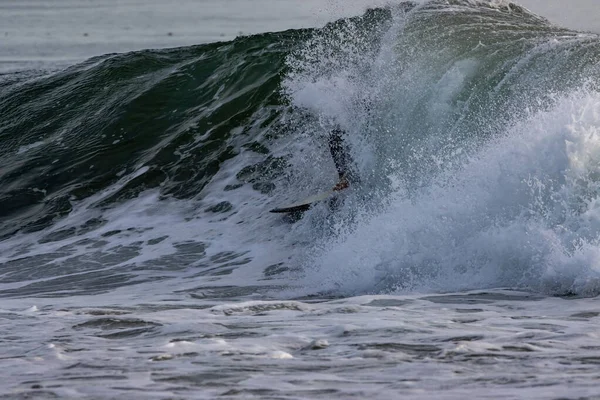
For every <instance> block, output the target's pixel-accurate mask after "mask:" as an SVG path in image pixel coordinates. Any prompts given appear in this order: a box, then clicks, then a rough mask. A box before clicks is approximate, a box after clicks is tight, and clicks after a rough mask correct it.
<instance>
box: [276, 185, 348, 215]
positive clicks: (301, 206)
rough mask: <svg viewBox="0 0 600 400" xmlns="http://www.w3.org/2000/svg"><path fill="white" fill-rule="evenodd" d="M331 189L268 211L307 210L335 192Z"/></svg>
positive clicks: (289, 211)
mask: <svg viewBox="0 0 600 400" xmlns="http://www.w3.org/2000/svg"><path fill="white" fill-rule="evenodd" d="M337 193H338V192H336V191H335V190H333V189H330V190H328V191H326V192H322V193H319V194H315V195H314V196H310V197H308V198H306V199H304V200H302V201H299V202H297V203H292V204H288V205H286V206H283V207H278V208H274V209H272V210H271V211H270V212H272V213H293V212H298V211H307V210H308V209H309V208H310V207H312V206H313V205H314V204H315V203H318V202H320V201H323V200H327V199H328V198H330V197H332V196H334V195H335V194H337Z"/></svg>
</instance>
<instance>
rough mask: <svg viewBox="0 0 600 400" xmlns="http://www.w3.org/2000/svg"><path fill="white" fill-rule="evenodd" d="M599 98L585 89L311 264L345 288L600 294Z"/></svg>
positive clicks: (323, 282) (322, 281)
mask: <svg viewBox="0 0 600 400" xmlns="http://www.w3.org/2000/svg"><path fill="white" fill-rule="evenodd" d="M599 163H600V95H599V94H598V93H595V92H588V91H586V90H579V91H575V92H573V93H571V94H570V95H568V96H565V97H563V98H562V99H560V100H558V101H557V102H556V104H555V105H554V106H553V107H552V108H551V109H550V110H548V111H544V112H539V113H535V114H533V115H531V116H530V117H529V118H527V119H526V120H524V121H521V122H519V123H517V124H516V125H515V126H513V127H511V128H509V129H508V131H506V132H505V133H504V134H503V136H502V137H499V138H497V139H494V140H492V141H491V142H490V143H488V144H487V145H486V146H485V147H484V148H482V149H481V150H480V151H478V152H477V153H476V154H474V155H473V156H472V157H470V159H469V161H468V162H466V163H465V164H464V165H461V166H459V167H457V168H452V169H449V170H447V171H445V173H443V174H441V175H440V176H438V177H437V178H436V179H435V181H434V182H433V183H432V184H431V185H429V186H427V187H424V188H423V189H422V190H420V191H419V192H418V193H417V194H415V195H413V196H410V197H408V196H407V195H406V192H405V191H404V190H402V187H400V188H399V189H398V190H397V191H396V193H394V194H392V195H391V196H390V199H389V206H388V207H387V208H386V209H385V210H384V211H383V212H381V213H380V214H379V215H375V216H367V215H365V216H363V218H362V219H361V221H360V222H359V223H358V224H357V227H356V228H355V230H354V231H352V232H350V233H348V234H345V235H341V236H340V237H338V238H336V239H335V240H332V242H331V243H330V245H329V247H328V248H327V249H326V250H325V251H324V252H323V254H321V255H319V256H318V257H316V259H315V260H313V262H314V263H315V265H314V267H313V268H309V269H308V271H309V272H308V277H307V286H309V287H315V286H317V287H319V288H320V289H322V290H332V289H334V290H342V291H343V292H351V293H352V292H355V293H356V292H359V293H360V292H365V291H366V292H368V291H379V290H384V291H415V290H416V291H431V290H434V291H455V290H464V289H471V288H475V287H478V288H481V287H520V288H528V289H533V290H540V291H544V292H548V293H554V294H557V293H558V294H564V293H569V292H574V293H579V294H588V295H596V294H598V292H599V291H600V250H599V248H600V247H599V244H600V223H599V221H600V212H599V211H600V208H599V207H598V202H599V200H600V198H599V195H600V191H599V184H600V181H599V179H598V176H599V175H598V173H599V172H600V171H598V165H600V164H599Z"/></svg>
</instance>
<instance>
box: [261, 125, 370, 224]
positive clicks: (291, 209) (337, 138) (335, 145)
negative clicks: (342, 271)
mask: <svg viewBox="0 0 600 400" xmlns="http://www.w3.org/2000/svg"><path fill="white" fill-rule="evenodd" d="M345 135H347V134H346V132H345V131H344V130H343V129H341V128H340V127H337V126H336V127H335V128H333V129H332V130H331V131H330V132H329V141H328V143H329V152H330V153H331V157H332V158H333V163H334V164H335V169H336V170H337V172H338V177H339V181H338V183H337V184H336V185H335V186H334V187H333V188H332V189H329V190H328V191H326V192H323V193H319V194H317V195H314V196H311V197H309V198H307V199H304V200H302V201H300V202H297V203H293V204H290V205H286V206H283V207H278V208H274V209H272V210H270V212H272V213H287V214H290V215H293V217H292V219H293V220H294V221H295V220H297V218H299V217H300V216H301V214H302V213H303V212H304V211H307V210H308V209H310V208H311V207H312V206H313V205H314V204H315V203H318V202H321V201H324V200H327V199H329V205H330V207H331V208H332V209H337V208H339V206H340V204H341V201H342V200H341V199H340V198H339V197H338V196H336V194H337V193H336V192H341V191H342V190H344V189H346V188H348V187H349V186H350V185H353V184H355V183H358V181H359V180H358V174H356V172H355V168H354V161H353V160H352V157H351V156H350V146H349V145H348V144H347V143H346V142H345V141H344V136H345Z"/></svg>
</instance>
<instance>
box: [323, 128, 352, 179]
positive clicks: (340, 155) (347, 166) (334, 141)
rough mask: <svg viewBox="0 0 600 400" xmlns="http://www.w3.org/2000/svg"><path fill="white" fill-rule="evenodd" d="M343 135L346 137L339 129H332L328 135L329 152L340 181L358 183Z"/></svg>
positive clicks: (348, 147)
mask: <svg viewBox="0 0 600 400" xmlns="http://www.w3.org/2000/svg"><path fill="white" fill-rule="evenodd" d="M344 135H346V132H345V131H344V130H342V129H341V128H339V127H336V128H334V129H333V130H332V131H331V132H330V133H329V151H330V152H331V157H332V158H333V162H334V163H335V168H336V169H337V172H338V174H339V177H340V181H342V180H347V181H348V183H350V184H352V183H356V182H357V181H358V176H357V174H356V170H355V165H354V161H353V160H352V157H351V156H350V146H349V145H348V143H346V142H345V141H344Z"/></svg>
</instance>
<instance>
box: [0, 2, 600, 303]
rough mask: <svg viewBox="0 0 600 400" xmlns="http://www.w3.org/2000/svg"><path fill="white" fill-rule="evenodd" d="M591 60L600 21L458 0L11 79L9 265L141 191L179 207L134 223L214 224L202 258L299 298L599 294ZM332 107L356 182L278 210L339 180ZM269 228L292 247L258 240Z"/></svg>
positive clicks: (0, 176)
mask: <svg viewBox="0 0 600 400" xmlns="http://www.w3.org/2000/svg"><path fill="white" fill-rule="evenodd" d="M599 76H600V42H599V40H598V36H597V35H593V34H583V33H578V32H573V31H569V30H566V29H563V28H560V27H556V26H553V25H552V24H550V23H549V22H548V21H546V20H544V19H542V18H540V17H538V16H536V15H534V14H532V13H530V12H529V11H527V10H526V9H524V8H521V7H519V6H516V5H514V4H512V3H509V2H506V1H493V2H487V1H466V0H448V1H431V2H426V3H423V4H417V3H402V4H401V5H398V6H390V7H388V8H380V9H373V10H369V11H367V12H366V13H365V14H364V15H362V16H360V17H356V18H349V19H343V20H340V21H336V22H334V23H331V24H328V25H327V26H325V27H324V28H321V29H307V30H290V31H286V32H281V33H268V34H263V35H255V36H248V37H240V38H238V39H236V40H234V41H231V42H224V43H214V44H208V45H201V46H193V47H185V48H177V49H170V50H160V51H154V50H147V51H140V52H132V53H127V54H112V55H105V56H101V57H96V58H93V59H91V60H88V61H87V62H85V63H83V64H80V65H76V66H73V67H70V68H68V69H67V70H64V71H62V72H59V73H54V74H52V75H49V76H39V77H36V78H35V79H31V76H30V75H28V74H25V75H23V77H21V76H16V75H15V76H12V77H10V78H8V79H3V80H2V81H0V85H1V86H0V88H1V92H0V160H1V161H0V223H1V225H0V238H1V239H2V240H3V241H4V243H3V244H2V248H3V250H4V254H5V256H4V257H3V260H2V262H3V263H4V265H5V266H6V265H8V264H7V263H11V262H15V260H23V259H27V257H30V256H31V253H36V254H37V255H38V256H39V254H43V253H44V252H47V251H52V252H55V253H56V252H58V250H59V249H63V248H64V247H65V243H70V244H74V243H77V240H80V239H81V238H83V237H86V238H89V237H97V238H102V241H105V240H107V239H106V238H107V237H110V235H108V233H110V232H112V231H110V229H109V227H111V226H112V225H113V222H114V219H115V218H126V214H125V213H124V212H122V210H131V209H132V204H137V203H135V202H136V201H138V202H139V203H140V204H147V202H150V204H151V205H152V207H153V208H155V209H160V210H161V211H160V212H161V213H163V214H165V215H168V213H169V212H173V213H175V212H177V213H180V214H182V215H183V216H181V215H180V214H178V218H177V221H179V222H177V223H176V224H173V225H172V226H169V225H170V223H169V221H173V220H174V219H173V218H172V219H169V218H166V217H165V218H163V217H164V215H163V217H157V216H156V214H152V216H146V217H145V219H144V220H143V221H137V222H135V221H130V223H131V224H134V225H138V226H144V227H146V228H147V229H148V230H152V229H153V230H154V231H155V232H157V231H158V230H161V232H163V236H164V237H169V236H172V238H171V239H163V240H166V242H169V241H170V240H172V243H171V244H172V245H173V246H174V247H176V248H177V246H179V245H180V244H177V243H179V242H176V241H175V239H173V238H175V237H177V240H183V239H182V235H181V234H180V233H181V230H182V228H181V227H182V226H183V225H181V224H186V223H196V224H198V225H197V226H199V227H203V230H200V231H202V232H207V229H208V228H206V229H204V228H205V227H207V226H210V229H212V230H213V231H214V232H213V233H212V234H211V235H210V236H211V239H210V240H209V239H208V238H207V237H200V238H198V240H202V243H203V244H202V246H200V245H198V246H196V247H197V248H198V252H197V253H198V254H201V253H202V254H204V253H206V246H209V247H210V246H211V245H212V246H214V247H223V248H227V247H228V246H229V247H231V248H229V250H231V251H233V252H235V253H236V254H238V255H239V257H242V256H241V255H243V254H245V256H244V257H246V258H248V259H249V260H250V259H251V260H252V261H253V263H254V264H256V265H257V267H256V268H257V270H258V271H260V272H259V273H258V278H264V274H266V273H267V272H266V271H267V270H268V271H269V274H270V275H269V276H271V275H273V273H274V272H273V271H279V272H277V274H276V275H277V276H279V277H280V278H282V279H288V282H287V285H289V286H294V287H297V286H300V287H301V288H300V289H296V291H295V292H294V293H296V294H298V293H300V294H308V293H314V292H315V291H317V292H328V293H332V292H333V293H341V294H357V293H365V292H398V291H400V292H406V291H451V290H463V289H473V288H481V287H512V288H527V289H530V290H535V291H543V292H548V293H552V294H569V293H575V294H586V295H590V294H591V295H595V294H597V293H598V292H599V288H600V286H599V285H598V276H597V274H598V268H599V265H598V254H597V253H598V251H597V249H598V248H599V247H598V246H599V244H600V243H599V240H600V239H599V238H600V235H599V233H600V232H599V231H598V227H599V226H598V223H597V222H596V220H597V216H596V202H597V199H598V194H599V192H598V189H599V187H598V179H600V178H598V171H597V166H598V165H599V164H598V161H599V159H598V157H599V156H600V153H598V152H597V143H596V142H597V136H598V134H599V131H598V128H599V127H600V124H599V121H598V118H600V109H599V108H598V107H599V104H600V101H599V100H600V97H599V95H598V78H599ZM336 125H340V126H342V127H343V128H344V129H345V131H346V132H347V140H348V142H349V144H350V146H351V149H352V153H353V158H354V160H355V161H356V163H357V168H358V170H359V172H360V175H361V182H362V183H361V185H360V187H357V188H354V189H353V190H352V192H351V193H349V194H347V195H346V196H345V197H346V198H345V201H344V206H343V207H342V209H340V210H338V211H337V212H335V213H332V212H331V211H330V210H328V209H327V207H326V205H322V206H319V207H316V208H315V209H313V210H311V211H310V212H309V213H307V215H306V216H305V218H304V219H303V220H301V221H299V222H297V223H296V224H294V225H288V224H284V223H282V222H281V220H280V219H277V218H276V217H274V216H268V215H267V213H266V212H267V210H268V209H269V208H270V207H271V206H272V205H273V204H277V203H280V202H284V201H286V200H288V199H293V198H297V197H298V196H302V195H303V194H306V193H309V192H311V191H314V190H316V189H318V188H324V187H328V186H330V185H331V184H332V182H334V181H335V169H334V167H333V163H332V161H331V160H330V159H329V157H328V151H327V149H326V138H327V134H328V132H329V130H330V129H331V128H332V127H333V126H336ZM178 201H179V202H182V203H181V204H185V207H183V206H181V207H180V208H179V209H177V211H173V209H172V207H173V206H172V205H173V204H176V203H174V202H178ZM170 207H171V208H170ZM119 210H121V211H119ZM179 217H181V218H179ZM159 221H160V222H159ZM190 221H192V222H190ZM158 223H161V224H164V226H161V227H160V229H159V227H158V226H157V224H158ZM146 228H145V229H146ZM178 230H179V231H178ZM215 232H216V233H215ZM231 232H235V234H233V233H231ZM103 235H104V236H103ZM136 235H137V236H136ZM228 235H234V236H235V237H236V238H237V239H236V240H230V239H224V237H226V236H228ZM273 235H274V236H275V237H281V238H283V239H281V240H275V243H274V244H273V243H271V244H270V245H269V246H276V247H277V246H279V247H280V248H281V249H282V250H281V253H277V252H275V253H273V254H271V255H270V256H267V255H265V251H261V250H257V249H260V248H261V246H266V242H270V241H271V240H270V239H268V238H269V237H272V236H273ZM163 236H161V237H163ZM141 237H143V236H142V234H141V233H139V234H133V238H132V239H131V241H132V243H137V242H140V243H141V242H142V241H141V240H140V238H141ZM152 240H154V239H152ZM24 242H28V243H29V245H28V247H23V243H24ZM209 242H210V243H209ZM211 243H212V244H211ZM113 244H114V243H113ZM48 246H50V250H48V248H49V247H48ZM98 246H108V245H106V244H102V243H100V244H98ZM145 246H146V245H139V246H138V247H141V248H144V247H145ZM244 246H246V247H249V248H253V249H255V250H256V251H254V252H250V253H248V252H247V251H245V250H244V248H243V247H244ZM23 248H26V250H23ZM200 248H202V250H199V249H200ZM19 249H20V250H19ZM9 250H10V251H9ZM140 251H141V250H140ZM163 251H164V252H163V253H160V252H159V253H158V254H157V255H156V256H155V257H156V260H163V261H164V257H165V255H166V254H167V253H168V252H169V251H173V249H172V248H168V246H167V247H165V249H164V250H163ZM56 254H58V253H56ZM78 254H79V255H80V253H78ZM119 254H120V253H119ZM248 254H250V255H248ZM146 255H147V254H146ZM60 257H64V254H63V255H62V256H60ZM149 257H150V256H149ZM161 257H162V258H161ZM58 258H59V256H55V257H50V261H48V260H45V261H44V259H42V265H43V262H51V263H56V262H58V261H57V259H58ZM199 259H200V256H199V255H198V256H197V258H194V256H190V257H187V258H186V257H179V258H177V257H176V258H174V259H173V260H170V261H169V262H172V263H179V264H180V265H179V266H180V267H185V266H186V265H196V264H194V263H198V262H199V261H198V260H199ZM37 260H38V261H39V260H40V259H39V258H38V259H37ZM127 260H129V261H130V263H129V264H127V265H129V266H131V260H130V259H127ZM144 260H145V261H144V262H146V264H143V263H142V269H143V268H144V267H143V266H144V265H146V266H147V265H148V264H147V262H148V260H147V259H146V258H145V259H144ZM156 260H155V261H156ZM219 260H220V258H219ZM156 262H158V263H160V261H156ZM156 262H155V264H156ZM202 262H203V263H206V264H207V265H208V266H210V265H211V262H210V261H206V260H204V259H203V261H202ZM134 264H135V263H134ZM246 264H247V263H241V264H239V265H244V266H245V267H247V268H249V267H248V266H247V265H246ZM251 264H252V263H251ZM280 264H281V265H283V266H281V265H280ZM265 265H270V266H269V267H268V268H266V269H265ZM278 265H279V267H277V266H278ZM296 268H301V269H300V272H299V273H294V274H292V273H290V271H295V270H296ZM263 270H264V271H263ZM263 272H264V274H263ZM298 274H299V275H298ZM223 279H226V278H223ZM302 287H304V288H305V289H302ZM315 288H316V289H315ZM298 291H299V292H298Z"/></svg>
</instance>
